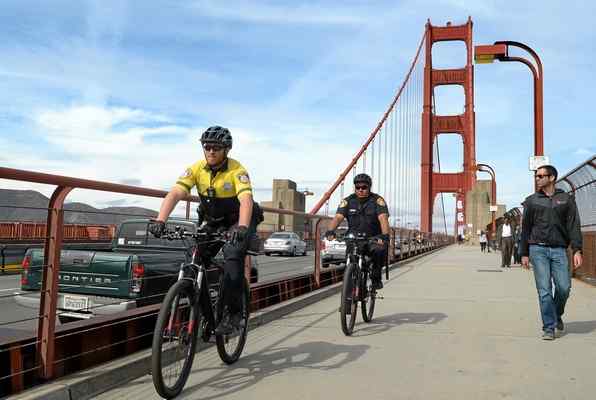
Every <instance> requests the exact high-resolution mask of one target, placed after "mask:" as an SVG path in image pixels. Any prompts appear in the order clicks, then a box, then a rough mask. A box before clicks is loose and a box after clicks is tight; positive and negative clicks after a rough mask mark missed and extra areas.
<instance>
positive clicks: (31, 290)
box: [15, 219, 258, 323]
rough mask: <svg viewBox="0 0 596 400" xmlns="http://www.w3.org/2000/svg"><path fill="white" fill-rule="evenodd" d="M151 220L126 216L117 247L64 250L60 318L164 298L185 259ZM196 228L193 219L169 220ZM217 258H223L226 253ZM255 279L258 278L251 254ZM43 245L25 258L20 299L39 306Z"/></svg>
mask: <svg viewBox="0 0 596 400" xmlns="http://www.w3.org/2000/svg"><path fill="white" fill-rule="evenodd" d="M148 224H149V220H147V219H134V220H126V221H124V222H122V224H121V225H120V226H119V228H118V232H117V234H116V236H115V237H114V240H113V242H112V251H84V250H62V252H61V254H60V271H59V273H58V285H59V292H58V301H57V312H58V317H59V319H60V322H62V323H64V322H69V321H72V320H80V319H89V318H92V317H94V316H96V315H107V314H114V313H116V312H120V311H125V310H129V309H133V308H136V307H140V306H144V305H148V304H154V303H159V302H161V301H162V299H163V298H164V296H165V294H166V293H167V291H168V289H169V287H170V286H171V285H172V284H173V283H174V282H175V281H176V280H177V278H178V270H179V266H180V264H181V263H182V262H184V261H185V260H186V257H187V256H186V252H185V246H184V244H183V243H182V242H181V241H179V240H173V241H170V240H166V239H157V238H154V237H153V236H152V235H151V234H150V233H149V232H148V231H147V226H148ZM168 225H169V226H168V228H173V227H174V226H182V227H183V228H184V229H185V230H187V231H193V232H194V231H195V230H196V225H195V224H194V223H192V222H188V221H174V222H170V223H168ZM217 257H222V255H221V252H220V253H219V254H218V256H217ZM252 260H253V261H252V268H251V282H256V281H257V279H258V270H257V268H256V265H255V261H254V257H252ZM43 265H44V254H43V249H29V250H27V253H25V257H24V259H23V272H22V273H21V290H20V292H19V293H18V294H17V296H16V297H15V300H16V302H17V303H18V304H20V305H23V306H25V307H31V308H38V307H39V303H40V297H39V291H40V289H41V280H42V268H43Z"/></svg>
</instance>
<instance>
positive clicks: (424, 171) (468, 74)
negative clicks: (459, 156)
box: [420, 18, 476, 232]
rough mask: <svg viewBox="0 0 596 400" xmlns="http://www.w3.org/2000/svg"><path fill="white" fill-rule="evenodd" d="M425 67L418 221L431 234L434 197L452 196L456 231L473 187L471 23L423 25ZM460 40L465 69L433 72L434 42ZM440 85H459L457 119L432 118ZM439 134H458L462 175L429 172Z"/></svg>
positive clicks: (448, 117) (463, 220)
mask: <svg viewBox="0 0 596 400" xmlns="http://www.w3.org/2000/svg"><path fill="white" fill-rule="evenodd" d="M425 40H426V65H425V67H424V105H423V111H422V155H421V180H422V182H421V189H422V193H421V200H420V202H421V204H420V210H421V214H422V215H421V221H420V228H421V230H422V231H425V232H430V231H431V230H432V213H433V205H434V200H435V197H436V195H438V194H440V193H455V194H456V199H457V201H456V203H457V206H456V213H457V214H456V223H457V227H458V228H459V227H460V226H463V225H465V224H466V217H465V198H466V193H467V192H468V191H469V190H471V189H472V187H473V186H474V184H475V183H476V148H475V142H476V140H475V122H474V121H475V115H474V66H473V64H472V62H473V50H474V49H473V46H472V19H471V18H468V22H467V23H466V24H464V25H457V26H452V25H451V23H447V26H441V27H439V26H433V25H431V23H430V20H429V21H428V22H427V24H426V39H425ZM454 40H461V41H463V42H465V44H466V48H467V62H466V66H465V67H464V68H461V69H433V67H432V46H433V43H435V42H441V41H454ZM441 85H461V86H463V88H464V94H465V102H466V104H465V109H464V113H463V114H461V115H453V116H441V115H435V114H434V111H435V110H433V108H432V106H433V104H434V102H433V97H434V88H435V87H436V86H441ZM440 134H459V135H461V137H462V141H463V145H464V165H463V171H462V172H458V173H438V172H434V171H433V143H434V141H435V138H436V137H437V136H438V135H440Z"/></svg>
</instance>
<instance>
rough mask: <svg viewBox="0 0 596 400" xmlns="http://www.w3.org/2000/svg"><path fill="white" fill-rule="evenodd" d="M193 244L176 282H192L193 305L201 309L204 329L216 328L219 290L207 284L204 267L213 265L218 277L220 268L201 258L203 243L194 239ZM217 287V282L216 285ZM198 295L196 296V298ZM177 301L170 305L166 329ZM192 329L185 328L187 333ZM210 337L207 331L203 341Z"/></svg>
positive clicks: (209, 258) (204, 333) (207, 259)
mask: <svg viewBox="0 0 596 400" xmlns="http://www.w3.org/2000/svg"><path fill="white" fill-rule="evenodd" d="M194 240H195V243H194V244H193V245H192V246H191V249H192V252H190V251H188V250H187V251H188V253H190V254H191V257H190V262H185V263H182V264H181V265H180V270H179V272H178V281H180V280H184V279H186V280H189V281H190V282H192V285H193V291H194V293H195V298H194V299H192V301H193V302H194V304H198V305H199V306H200V308H201V312H202V313H203V316H204V317H205V320H206V321H207V325H206V326H205V327H204V328H205V329H206V328H207V327H208V326H210V327H211V329H213V328H215V326H216V322H217V321H216V316H217V314H218V313H217V306H218V302H219V300H220V294H221V288H219V287H218V290H217V291H215V289H213V288H211V286H212V285H215V283H211V282H209V279H208V277H207V272H208V270H207V268H206V265H213V266H215V268H217V269H218V276H219V274H221V266H220V265H218V264H217V263H215V262H214V261H213V259H212V257H209V256H206V257H205V256H203V254H202V252H201V244H203V245H204V243H200V242H198V240H197V239H194ZM216 285H217V286H219V282H218V283H217V284H216ZM197 294H198V296H197ZM178 305H179V303H178V300H176V302H174V303H173V304H172V312H171V313H170V321H169V323H168V329H171V327H172V325H173V323H174V321H173V318H175V316H174V310H176V309H177V308H178ZM192 329H193V324H189V325H188V327H187V330H188V332H189V333H190V332H191V331H192ZM210 336H211V331H210V330H209V331H208V332H207V331H204V332H203V340H204V341H207V340H209V337H210Z"/></svg>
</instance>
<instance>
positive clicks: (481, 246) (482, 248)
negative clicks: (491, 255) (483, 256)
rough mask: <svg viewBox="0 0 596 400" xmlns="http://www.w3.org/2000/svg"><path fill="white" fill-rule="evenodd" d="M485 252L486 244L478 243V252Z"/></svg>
mask: <svg viewBox="0 0 596 400" xmlns="http://www.w3.org/2000/svg"><path fill="white" fill-rule="evenodd" d="M485 250H486V242H480V251H481V252H483V253H484V251H485Z"/></svg>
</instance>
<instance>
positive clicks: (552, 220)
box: [520, 189, 582, 256]
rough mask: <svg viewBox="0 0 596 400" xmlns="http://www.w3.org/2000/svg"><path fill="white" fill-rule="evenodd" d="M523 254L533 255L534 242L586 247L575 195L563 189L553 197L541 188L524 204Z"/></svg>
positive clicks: (577, 249)
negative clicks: (532, 246) (530, 253)
mask: <svg viewBox="0 0 596 400" xmlns="http://www.w3.org/2000/svg"><path fill="white" fill-rule="evenodd" d="M523 205H524V215H523V219H522V233H521V245H520V246H521V255H522V256H527V255H528V254H529V245H530V244H540V245H545V246H552V247H568V246H569V245H571V248H572V249H573V252H576V251H581V249H582V234H581V229H580V222H579V213H578V211H577V205H576V204H575V198H574V197H573V196H571V195H569V194H567V193H565V192H564V191H562V190H561V189H555V193H554V194H553V195H552V197H549V196H547V195H546V194H545V193H544V192H542V191H539V192H536V193H534V194H533V195H531V196H528V197H527V198H526V200H525V201H524V203H523Z"/></svg>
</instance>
